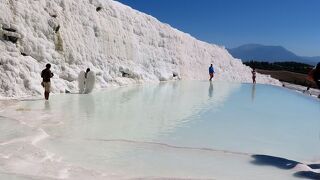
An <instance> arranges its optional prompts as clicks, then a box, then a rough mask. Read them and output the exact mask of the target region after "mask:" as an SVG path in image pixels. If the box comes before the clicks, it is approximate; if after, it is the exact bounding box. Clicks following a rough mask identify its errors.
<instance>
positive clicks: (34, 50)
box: [0, 0, 279, 97]
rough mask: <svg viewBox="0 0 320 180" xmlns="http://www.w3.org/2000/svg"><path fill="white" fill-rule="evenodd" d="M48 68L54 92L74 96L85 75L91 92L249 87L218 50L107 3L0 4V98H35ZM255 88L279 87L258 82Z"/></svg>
mask: <svg viewBox="0 0 320 180" xmlns="http://www.w3.org/2000/svg"><path fill="white" fill-rule="evenodd" d="M46 63H51V64H52V71H53V73H54V74H55V76H54V78H53V80H52V81H53V83H52V88H53V92H64V91H65V90H66V89H68V90H71V91H76V90H77V76H78V73H79V72H80V71H81V70H85V69H86V68H87V67H89V68H91V69H92V70H93V71H95V72H96V73H97V88H101V87H107V86H113V85H124V84H131V83H141V82H157V81H164V80H170V79H173V76H176V77H179V78H181V79H187V80H189V79H191V80H204V79H207V78H208V74H207V68H208V66H209V64H210V63H213V64H214V66H215V69H216V72H217V76H216V79H217V80H222V81H233V82H250V81H251V72H250V68H249V67H247V66H244V65H243V64H242V63H241V61H240V60H235V59H234V58H233V57H232V56H231V55H230V54H229V53H228V52H227V50H226V49H225V48H223V47H219V46H216V45H212V44H208V43H205V42H201V41H198V40H197V39H195V38H193V37H191V36H190V35H188V34H186V33H183V32H181V31H178V30H176V29H174V28H172V27H170V26H169V25H167V24H163V23H161V22H159V21H158V20H157V19H155V18H153V17H151V16H149V15H146V14H143V13H140V12H138V11H136V10H133V9H131V8H130V7H128V6H125V5H122V4H120V3H118V2H115V1H111V0H101V1H99V0H50V1H48V0H37V1H35V0H19V1H13V0H2V1H1V2H0V72H1V76H0V86H1V87H0V96H2V97H21V96H27V95H38V94H40V93H42V91H43V90H42V87H41V85H40V82H41V78H40V72H41V70H42V69H43V68H44V66H45V64H46ZM258 82H260V83H270V84H279V82H278V81H277V80H274V79H272V78H270V77H269V76H264V75H259V76H258Z"/></svg>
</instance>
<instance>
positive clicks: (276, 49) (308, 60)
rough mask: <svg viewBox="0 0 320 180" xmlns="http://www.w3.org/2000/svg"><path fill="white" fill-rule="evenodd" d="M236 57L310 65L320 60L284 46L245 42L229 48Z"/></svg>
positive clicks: (318, 57)
mask: <svg viewBox="0 0 320 180" xmlns="http://www.w3.org/2000/svg"><path fill="white" fill-rule="evenodd" d="M228 51H229V53H230V54H231V55H232V56H233V57H235V58H239V59H242V60H243V61H244V62H246V61H251V60H254V61H266V62H284V61H294V62H300V63H305V64H310V65H316V64H317V63H318V62H320V56H316V57H305V56H298V55H296V54H294V53H293V52H291V51H289V50H287V49H286V48H284V47H282V46H265V45H261V44H245V45H242V46H240V47H237V48H233V49H228Z"/></svg>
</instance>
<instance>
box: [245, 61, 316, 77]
mask: <svg viewBox="0 0 320 180" xmlns="http://www.w3.org/2000/svg"><path fill="white" fill-rule="evenodd" d="M244 64H245V65H247V66H250V67H251V68H256V69H263V70H274V71H290V72H295V73H301V74H308V73H309V71H310V70H311V69H312V68H313V66H311V65H309V64H304V63H298V62H289V61H288V62H272V63H270V62H259V61H248V62H244Z"/></svg>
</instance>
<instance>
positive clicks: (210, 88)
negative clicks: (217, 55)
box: [209, 81, 213, 98]
mask: <svg viewBox="0 0 320 180" xmlns="http://www.w3.org/2000/svg"><path fill="white" fill-rule="evenodd" d="M212 95H213V84H212V81H210V85H209V97H210V98H212Z"/></svg>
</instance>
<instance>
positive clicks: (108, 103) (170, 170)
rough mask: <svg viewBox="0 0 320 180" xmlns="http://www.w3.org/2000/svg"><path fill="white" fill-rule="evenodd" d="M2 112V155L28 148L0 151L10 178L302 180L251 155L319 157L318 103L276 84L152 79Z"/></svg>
mask: <svg viewBox="0 0 320 180" xmlns="http://www.w3.org/2000/svg"><path fill="white" fill-rule="evenodd" d="M0 115H2V116H5V117H10V118H11V119H8V118H2V119H1V121H2V122H3V123H4V124H7V125H6V127H3V131H1V132H0V139H1V142H2V144H1V146H0V148H1V149H3V152H7V151H13V150H17V149H19V147H20V148H21V147H25V146H27V147H28V148H25V149H28V151H27V152H24V150H23V148H22V150H21V149H20V150H19V151H18V153H17V154H13V155H12V156H10V157H9V158H8V153H7V154H6V153H2V156H3V159H5V158H4V157H7V158H6V159H5V160H1V159H0V167H1V169H2V170H0V174H1V172H2V173H5V175H6V176H8V173H9V172H10V173H13V174H18V175H21V174H22V175H30V176H32V177H34V176H35V175H34V174H37V176H36V177H38V176H40V177H47V178H49V177H50V178H51V177H54V178H57V177H66V178H70V179H78V178H80V179H88V178H89V179H90V178H92V179H99V178H101V179H105V178H106V177H108V178H114V179H121V178H125V179H127V178H145V179H150V178H195V179H196V178H210V179H211V178H213V179H299V178H300V177H298V176H297V175H295V173H296V172H298V171H299V170H297V169H295V168H292V169H288V170H283V169H280V168H277V167H275V166H274V165H272V164H270V163H269V164H268V165H264V166H261V165H257V163H254V162H253V160H254V159H253V158H252V155H255V154H260V155H269V156H275V157H281V158H286V159H289V160H293V161H298V162H301V163H304V164H319V163H320V118H319V117H320V102H319V100H317V99H315V98H312V97H308V96H304V95H302V94H299V93H296V92H293V91H290V90H287V89H284V88H282V87H274V86H269V85H252V84H232V83H210V82H198V81H189V82H183V81H182V82H168V83H161V84H147V85H141V86H130V87H122V88H115V89H109V90H105V91H99V92H95V93H93V94H89V95H79V94H65V95H55V96H52V97H51V99H50V101H49V102H45V101H42V100H38V101H22V102H18V103H16V104H14V105H12V106H8V107H6V109H5V110H4V111H2V112H0ZM18 122H19V123H18ZM7 129H13V130H10V131H8V130H7ZM22 129H23V133H21V131H20V130H22ZM21 138H25V139H24V140H23V141H19V139H21ZM12 140H13V141H12ZM1 149H0V150H1ZM34 152H38V154H41V155H34V154H35V153H34ZM28 153H30V155H28ZM21 154H22V155H21ZM26 154H27V155H26ZM0 155H1V153H0ZM6 155H7V156H6ZM30 158H31V160H30ZM16 159H19V162H20V161H21V162H23V163H24V164H27V165H25V166H23V167H20V166H19V165H15V166H12V163H14V162H15V161H16ZM43 159H45V160H43ZM48 159H49V160H50V162H48V161H49V160H48ZM30 161H31V162H30ZM26 162H28V163H26ZM30 167H33V168H34V167H42V169H46V170H47V171H48V170H50V172H49V173H45V172H29V171H28V170H27V169H28V168H30ZM24 168H26V169H24ZM51 171H52V172H51ZM62 172H63V173H62ZM10 173H9V174H10ZM79 174H81V176H80V177H78V176H79Z"/></svg>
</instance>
